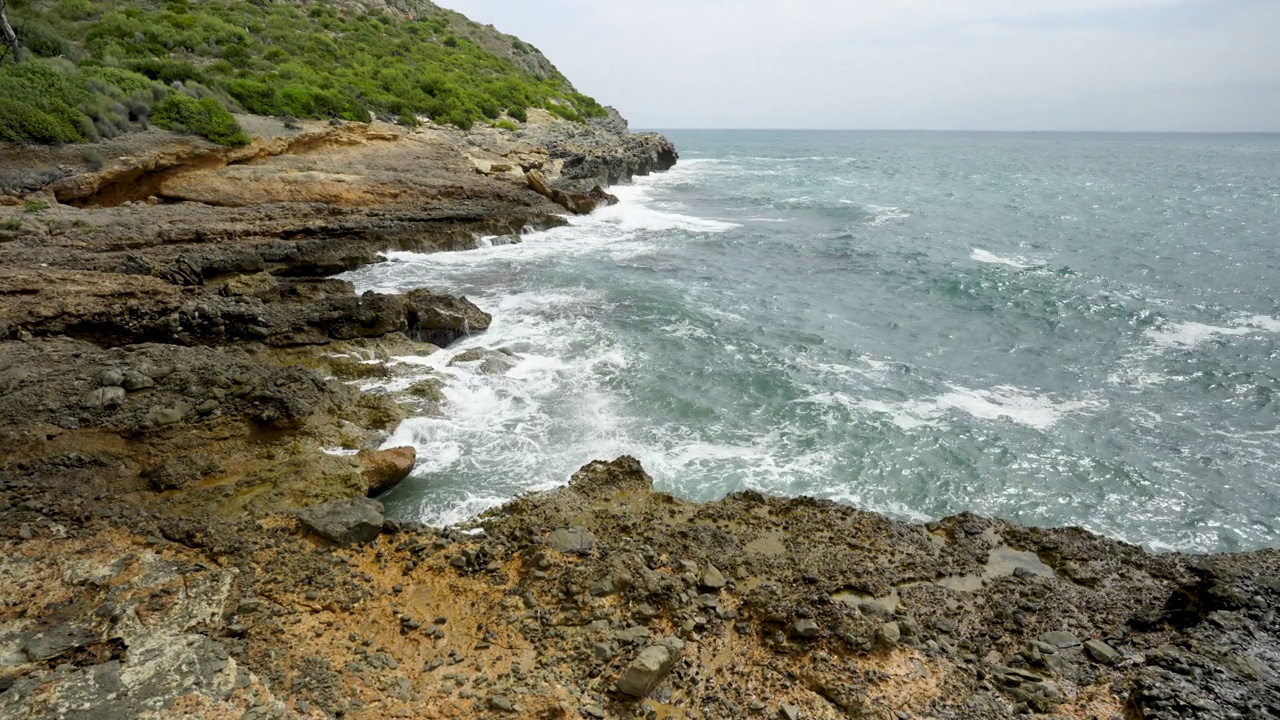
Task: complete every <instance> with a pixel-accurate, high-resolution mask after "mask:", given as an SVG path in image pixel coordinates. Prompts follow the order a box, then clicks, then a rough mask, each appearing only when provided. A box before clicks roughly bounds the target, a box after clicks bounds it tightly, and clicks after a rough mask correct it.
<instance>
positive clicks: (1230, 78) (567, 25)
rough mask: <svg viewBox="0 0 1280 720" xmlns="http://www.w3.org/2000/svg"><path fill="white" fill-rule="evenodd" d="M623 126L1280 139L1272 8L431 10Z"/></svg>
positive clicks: (686, 5)
mask: <svg viewBox="0 0 1280 720" xmlns="http://www.w3.org/2000/svg"><path fill="white" fill-rule="evenodd" d="M437 2H438V3H439V4H441V5H444V6H445V7H449V8H452V9H454V10H458V11H459V12H462V13H463V14H465V15H467V16H468V17H470V18H472V19H473V20H476V21H479V22H482V23H488V24H492V25H494V26H496V27H497V28H498V29H499V30H502V31H503V32H507V33H511V34H513V35H517V36H519V37H520V38H522V39H523V40H525V41H527V42H530V43H532V44H534V45H536V46H537V47H538V48H539V49H540V50H542V52H543V53H544V54H545V55H546V56H547V57H548V58H550V59H551V61H552V62H553V63H555V64H556V66H557V67H558V68H560V71H561V72H563V73H564V74H565V75H566V76H567V77H568V78H569V79H570V81H572V82H573V83H574V85H576V86H577V88H578V89H579V90H581V91H582V92H585V93H587V94H588V95H591V96H593V97H595V98H596V99H597V100H599V101H600V102H602V103H604V104H606V105H613V106H615V107H617V108H618V109H619V110H620V111H622V114H623V115H624V116H626V117H627V118H628V119H629V120H630V121H631V124H632V126H633V127H638V128H817V129H826V128H831V129H844V128H848V129H903V130H907V129H928V130H1044V131H1048V130H1117V131H1161V132H1170V131H1218V132H1222V131H1226V132H1237V131H1270V132H1276V131H1280V0H1190V1H1189V0H789V1H788V2H781V1H779V0H538V2H519V3H516V2H511V0H437Z"/></svg>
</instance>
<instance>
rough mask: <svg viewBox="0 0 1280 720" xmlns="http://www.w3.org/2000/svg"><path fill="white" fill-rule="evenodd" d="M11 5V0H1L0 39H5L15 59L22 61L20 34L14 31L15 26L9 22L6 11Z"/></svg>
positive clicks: (15, 60)
mask: <svg viewBox="0 0 1280 720" xmlns="http://www.w3.org/2000/svg"><path fill="white" fill-rule="evenodd" d="M8 5H9V0H0V39H3V40H4V44H5V45H7V46H8V48H9V50H10V51H12V52H13V61H14V62H22V55H21V54H20V51H19V49H18V36H17V35H15V34H14V32H13V26H12V25H10V24H9V16H8V15H7V14H6V13H5V10H6V9H7V7H8Z"/></svg>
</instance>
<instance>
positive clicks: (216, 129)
mask: <svg viewBox="0 0 1280 720" xmlns="http://www.w3.org/2000/svg"><path fill="white" fill-rule="evenodd" d="M151 122H153V123H155V125H156V126H157V127H161V128H164V129H166V130H173V131H174V132H189V133H193V134H195V135H202V136H204V137H206V138H208V139H209V140H211V141H212V142H215V143H218V144H219V145H230V146H232V147H241V146H244V145H248V144H249V142H250V138H249V135H248V134H247V133H245V131H244V130H243V129H242V128H241V127H240V124H239V123H238V122H236V119H235V118H234V117H232V115H231V113H229V112H227V110H226V108H224V107H222V106H221V105H219V104H218V101H217V100H214V99H213V98H204V99H203V100H196V99H195V98H193V97H190V96H188V95H182V94H180V93H174V94H173V95H170V96H168V97H166V98H165V99H163V100H161V101H160V102H158V103H156V104H155V106H154V107H153V108H152V110H151Z"/></svg>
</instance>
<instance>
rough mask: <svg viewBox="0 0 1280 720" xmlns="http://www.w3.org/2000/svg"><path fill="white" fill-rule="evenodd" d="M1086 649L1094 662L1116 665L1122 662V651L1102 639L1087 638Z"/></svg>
mask: <svg viewBox="0 0 1280 720" xmlns="http://www.w3.org/2000/svg"><path fill="white" fill-rule="evenodd" d="M1084 651H1085V653H1086V654H1088V656H1089V657H1090V658H1092V659H1093V661H1094V662H1096V663H1099V664H1102V665H1115V664H1116V663H1118V662H1120V653H1119V652H1118V651H1117V650H1116V649H1115V648H1113V647H1111V646H1110V645H1108V644H1106V643H1104V642H1102V641H1101V640H1085V641H1084Z"/></svg>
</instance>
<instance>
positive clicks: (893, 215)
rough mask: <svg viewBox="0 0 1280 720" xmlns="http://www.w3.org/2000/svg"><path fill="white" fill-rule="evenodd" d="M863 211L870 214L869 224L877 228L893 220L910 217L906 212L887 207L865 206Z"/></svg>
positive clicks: (897, 208) (898, 208)
mask: <svg viewBox="0 0 1280 720" xmlns="http://www.w3.org/2000/svg"><path fill="white" fill-rule="evenodd" d="M865 209H866V210H867V211H868V212H870V213H871V214H872V216H871V221H870V223H869V224H870V225H873V226H877V227H878V226H880V225H884V224H885V223H889V222H892V221H894V220H903V219H906V218H909V217H911V213H909V212H907V211H906V210H903V209H902V208H900V207H892V206H889V205H867V206H865Z"/></svg>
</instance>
